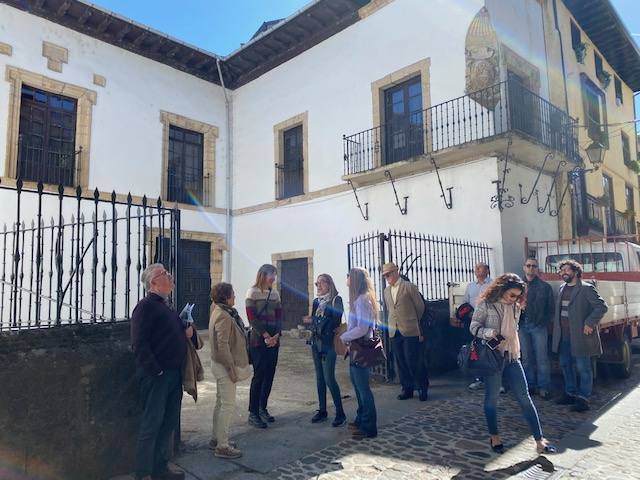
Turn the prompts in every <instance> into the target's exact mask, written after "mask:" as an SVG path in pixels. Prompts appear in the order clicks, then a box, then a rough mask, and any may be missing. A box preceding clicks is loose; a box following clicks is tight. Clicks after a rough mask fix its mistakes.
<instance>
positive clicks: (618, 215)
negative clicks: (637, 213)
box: [614, 210, 636, 235]
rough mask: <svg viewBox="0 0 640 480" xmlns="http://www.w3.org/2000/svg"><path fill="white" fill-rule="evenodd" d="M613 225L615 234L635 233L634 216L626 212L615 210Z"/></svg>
mask: <svg viewBox="0 0 640 480" xmlns="http://www.w3.org/2000/svg"><path fill="white" fill-rule="evenodd" d="M614 215H615V225H616V232H615V233H616V234H617V235H632V234H634V233H636V229H635V221H634V218H633V217H632V216H630V215H627V214H626V213H623V212H619V211H617V210H616V212H615V214H614Z"/></svg>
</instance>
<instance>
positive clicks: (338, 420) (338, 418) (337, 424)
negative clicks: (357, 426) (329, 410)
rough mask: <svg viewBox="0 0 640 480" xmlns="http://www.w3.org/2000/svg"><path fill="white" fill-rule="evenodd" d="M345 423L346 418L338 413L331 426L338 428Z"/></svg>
mask: <svg viewBox="0 0 640 480" xmlns="http://www.w3.org/2000/svg"><path fill="white" fill-rule="evenodd" d="M346 421H347V416H346V415H345V414H344V412H339V413H336V418H334V419H333V422H331V426H332V427H340V426H342V425H344V424H345V422H346Z"/></svg>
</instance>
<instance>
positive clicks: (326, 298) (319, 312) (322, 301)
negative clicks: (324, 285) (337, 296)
mask: <svg viewBox="0 0 640 480" xmlns="http://www.w3.org/2000/svg"><path fill="white" fill-rule="evenodd" d="M332 300H333V297H332V296H331V292H329V293H327V294H326V295H321V296H319V297H318V301H319V303H318V308H316V317H324V311H325V309H326V308H327V305H328V304H329V303H331V301H332Z"/></svg>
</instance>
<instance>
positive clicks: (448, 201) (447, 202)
mask: <svg viewBox="0 0 640 480" xmlns="http://www.w3.org/2000/svg"><path fill="white" fill-rule="evenodd" d="M429 158H430V159H431V163H432V164H433V168H434V170H435V171H436V176H437V177H438V184H439V185H440V192H441V194H440V198H442V201H443V202H444V206H445V207H447V210H451V209H452V208H453V199H452V198H451V190H453V187H447V194H448V195H447V194H445V193H444V190H445V189H444V187H443V186H442V179H441V178H440V169H439V168H438V164H437V163H436V160H435V159H434V158H433V155H429ZM447 197H448V199H447Z"/></svg>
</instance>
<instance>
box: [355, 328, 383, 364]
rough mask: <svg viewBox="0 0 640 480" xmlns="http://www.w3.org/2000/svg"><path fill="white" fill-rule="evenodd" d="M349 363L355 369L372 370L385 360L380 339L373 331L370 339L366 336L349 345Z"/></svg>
mask: <svg viewBox="0 0 640 480" xmlns="http://www.w3.org/2000/svg"><path fill="white" fill-rule="evenodd" d="M349 355H350V359H351V363H352V364H353V365H355V366H356V367H363V368H372V367H376V366H378V365H380V364H381V363H383V362H384V361H386V360H387V354H386V353H385V351H384V345H383V344H382V338H381V337H380V336H379V335H378V334H377V332H376V331H375V330H373V336H372V337H371V338H369V337H367V336H366V335H365V336H364V337H361V338H357V339H355V340H352V341H351V342H350V343H349Z"/></svg>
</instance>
